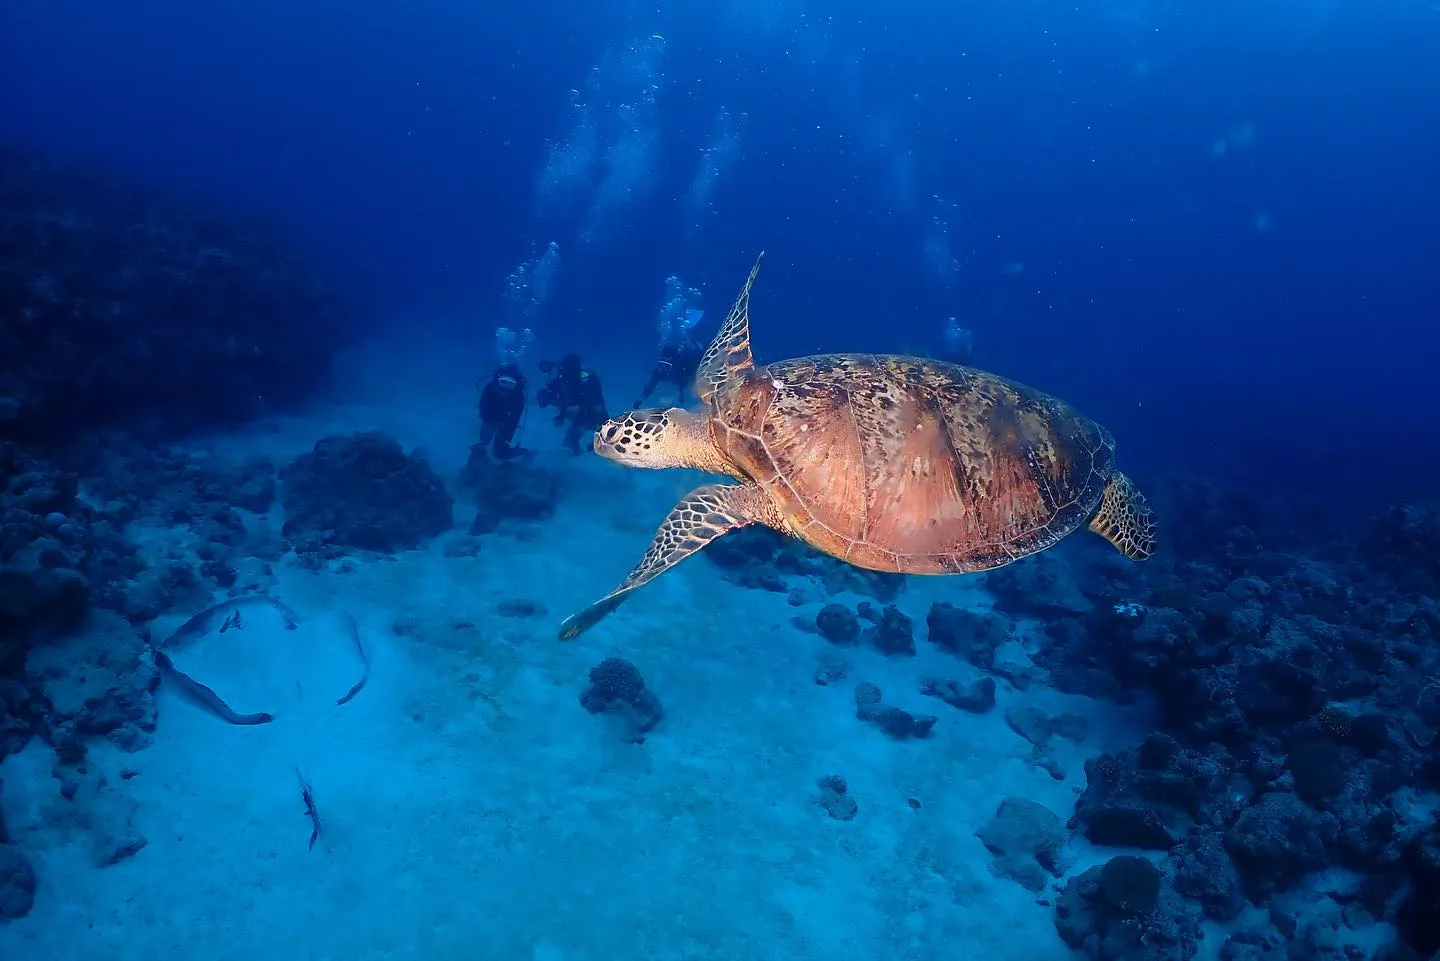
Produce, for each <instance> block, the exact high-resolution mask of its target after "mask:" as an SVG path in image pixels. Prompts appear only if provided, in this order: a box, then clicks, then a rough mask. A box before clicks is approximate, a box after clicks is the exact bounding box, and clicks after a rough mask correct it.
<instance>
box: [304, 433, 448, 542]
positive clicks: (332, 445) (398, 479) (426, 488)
mask: <svg viewBox="0 0 1440 961" xmlns="http://www.w3.org/2000/svg"><path fill="white" fill-rule="evenodd" d="M280 481H281V484H282V485H283V492H282V495H281V502H282V504H283V506H284V508H285V527H284V534H285V537H286V538H287V539H288V540H289V542H290V546H291V548H292V549H293V550H294V551H295V552H296V553H297V554H314V555H320V556H321V557H327V558H328V557H335V556H339V555H340V554H341V553H343V552H344V551H345V550H346V549H347V548H353V549H358V550H366V551H379V552H382V553H393V552H395V551H399V550H408V549H413V548H416V547H419V546H420V545H421V544H423V543H424V542H425V541H427V540H429V539H430V538H432V537H436V536H438V535H440V534H442V533H444V532H445V531H447V530H449V529H450V524H451V521H452V520H453V518H454V504H455V502H454V499H453V498H452V497H451V496H450V494H449V492H448V491H446V489H445V483H444V481H442V480H441V479H440V477H439V476H438V475H437V474H436V473H435V472H434V471H433V470H431V469H430V465H429V464H428V463H427V462H426V460H425V458H424V457H423V456H421V455H419V454H417V453H414V452H412V453H409V454H406V453H405V451H404V449H403V448H401V446H400V443H399V442H398V441H396V440H395V439H394V438H392V437H389V436H388V435H385V434H382V433H380V432H378V431H369V432H367V433H362V434H351V435H349V436H344V437H342V436H330V437H324V438H321V439H320V440H318V441H316V442H315V447H314V449H313V450H312V451H311V452H310V453H308V454H302V455H301V456H300V457H298V458H296V459H295V460H294V461H293V462H292V463H290V464H288V465H287V466H285V467H284V468H282V469H281V471H280Z"/></svg>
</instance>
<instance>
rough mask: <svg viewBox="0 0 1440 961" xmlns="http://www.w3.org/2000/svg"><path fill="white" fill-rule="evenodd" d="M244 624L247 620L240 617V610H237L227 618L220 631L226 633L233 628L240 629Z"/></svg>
mask: <svg viewBox="0 0 1440 961" xmlns="http://www.w3.org/2000/svg"><path fill="white" fill-rule="evenodd" d="M244 626H245V622H244V621H243V620H241V619H240V612H239V611H238V610H237V611H235V612H233V613H232V614H231V615H230V616H229V617H227V618H225V623H224V624H221V625H220V633H221V634H224V633H225V632H226V631H229V630H232V629H233V630H236V631H238V630H240V629H241V628H242V627H244Z"/></svg>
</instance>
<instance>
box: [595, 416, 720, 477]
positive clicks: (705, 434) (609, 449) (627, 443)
mask: <svg viewBox="0 0 1440 961" xmlns="http://www.w3.org/2000/svg"><path fill="white" fill-rule="evenodd" d="M595 453H597V454H599V455H600V456H601V457H604V458H607V459H609V460H613V461H615V462H616V463H617V464H624V465H625V466H626V467H651V468H658V467H690V468H694V469H695V470H703V471H706V472H708V473H711V474H728V475H729V476H731V477H735V478H738V479H741V480H743V479H744V478H745V474H744V473H743V472H742V471H741V470H740V469H739V468H737V467H736V466H735V465H734V464H732V463H731V462H730V460H729V459H728V458H727V457H726V456H725V455H724V454H722V453H721V452H720V449H719V448H718V447H716V446H715V441H714V439H712V438H711V436H710V419H709V418H708V417H706V416H703V415H701V414H696V413H694V412H692V411H688V410H686V409H684V408H683V407H671V408H670V409H669V410H632V411H627V412H625V413H624V414H621V415H620V416H619V417H612V418H611V419H609V420H607V421H606V422H605V423H603V424H601V425H600V428H599V430H597V431H595Z"/></svg>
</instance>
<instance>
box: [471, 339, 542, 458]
mask: <svg viewBox="0 0 1440 961" xmlns="http://www.w3.org/2000/svg"><path fill="white" fill-rule="evenodd" d="M524 416H525V375H524V374H522V373H520V367H519V365H518V364H515V363H511V362H508V361H507V362H506V363H503V364H501V365H500V366H499V367H497V368H495V374H494V375H493V376H492V377H491V378H490V382H489V383H487V384H486V385H485V389H484V390H482V391H481V392H480V446H481V447H490V448H491V449H492V451H493V453H494V454H495V459H496V460H499V461H508V460H515V459H516V458H519V457H528V456H529V455H530V454H531V453H533V452H532V451H529V450H526V449H525V448H523V447H512V446H510V445H511V442H512V441H514V439H515V432H516V431H517V430H519V428H520V420H521V418H522V417H524Z"/></svg>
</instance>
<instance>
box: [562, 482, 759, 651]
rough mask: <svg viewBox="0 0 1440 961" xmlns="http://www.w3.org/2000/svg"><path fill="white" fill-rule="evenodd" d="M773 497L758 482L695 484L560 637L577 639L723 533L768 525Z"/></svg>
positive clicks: (566, 622)
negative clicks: (633, 560)
mask: <svg viewBox="0 0 1440 961" xmlns="http://www.w3.org/2000/svg"><path fill="white" fill-rule="evenodd" d="M771 510H772V508H771V506H770V499H769V498H768V497H767V496H766V495H765V493H764V491H762V490H761V489H760V488H759V487H757V486H755V485H754V484H706V485H705V486H703V487H697V488H695V489H694V490H693V491H691V492H690V493H689V494H686V495H685V499H684V500H682V501H680V503H678V504H676V505H675V507H674V508H673V509H672V510H671V511H670V513H669V515H668V516H666V518H665V521H664V523H662V524H661V525H660V529H659V530H657V531H656V532H655V538H654V539H653V540H652V541H651V542H650V548H649V549H648V550H647V551H646V552H645V556H644V557H642V558H641V559H640V563H639V564H636V565H635V569H634V570H632V571H631V572H630V574H629V576H628V577H626V578H625V580H624V582H623V583H622V584H621V585H620V586H619V587H617V588H615V590H613V591H611V592H610V593H609V594H607V595H605V596H604V597H602V598H601V599H600V600H598V601H596V602H595V603H594V604H591V605H590V606H589V607H587V608H585V609H584V610H583V611H580V612H579V613H577V614H573V615H571V616H570V617H568V618H566V619H565V623H563V624H561V625H560V640H562V641H568V640H571V639H572V638H576V637H579V636H580V635H581V634H583V633H585V632H586V631H588V630H590V628H592V627H594V626H595V625H596V624H598V623H600V621H601V620H603V619H604V618H605V616H606V615H607V614H609V613H610V612H611V611H613V610H615V608H617V607H619V606H620V604H621V603H622V602H623V601H624V600H625V598H627V597H629V596H630V592H631V591H633V590H635V588H637V587H640V586H642V585H644V584H648V583H649V582H650V581H652V580H654V579H655V578H656V577H658V576H660V575H661V574H663V573H665V572H666V571H668V570H669V569H670V568H672V567H674V566H675V565H676V564H678V563H680V562H681V561H683V560H684V559H685V558H687V557H689V556H690V555H691V554H693V553H695V552H696V551H698V550H700V549H701V548H702V547H704V546H705V545H706V544H709V543H710V542H711V541H713V540H714V539H715V538H717V537H719V536H720V535H722V534H728V533H729V532H730V531H733V530H735V529H737V528H740V527H746V526H749V525H750V524H757V523H765V519H766V518H767V517H768V515H769V513H770V511H771Z"/></svg>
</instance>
